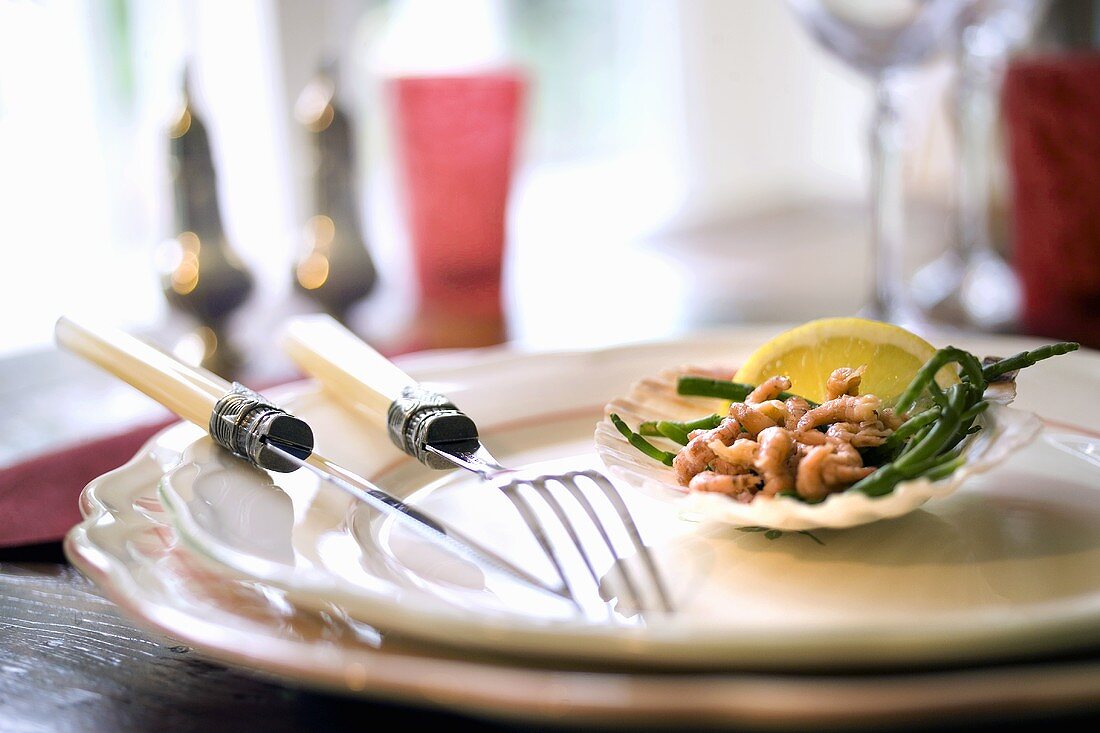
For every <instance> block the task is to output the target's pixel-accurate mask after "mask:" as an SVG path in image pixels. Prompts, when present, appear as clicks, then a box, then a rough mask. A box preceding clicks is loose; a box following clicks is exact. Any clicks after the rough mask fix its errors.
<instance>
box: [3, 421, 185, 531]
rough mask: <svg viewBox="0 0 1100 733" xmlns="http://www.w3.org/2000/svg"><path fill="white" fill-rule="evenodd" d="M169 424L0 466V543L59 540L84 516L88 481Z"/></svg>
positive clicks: (134, 451)
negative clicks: (82, 495) (81, 501)
mask: <svg viewBox="0 0 1100 733" xmlns="http://www.w3.org/2000/svg"><path fill="white" fill-rule="evenodd" d="M168 424H169V423H167V422H164V423H158V424H156V425H143V426H141V427H137V428H133V429H131V430H128V431H126V432H124V433H120V434H118V435H111V436H109V437H106V438H99V439H96V440H92V441H89V442H87V443H82V444H79V445H76V446H72V447H69V448H66V449H64V450H60V451H57V452H56V453H46V454H43V455H40V456H36V457H34V458H31V459H29V460H26V461H23V462H22V463H17V464H15V465H13V466H9V467H8V468H4V469H0V547H15V546H18V545H32V544H37V543H40V542H54V541H57V540H60V539H61V538H62V537H63V536H64V535H65V533H66V532H67V531H69V528H70V527H72V526H73V525H74V524H76V523H77V522H79V521H80V509H79V502H78V497H79V496H80V491H81V490H82V489H83V488H84V486H85V485H86V484H87V483H88V482H89V481H91V480H92V479H94V478H95V477H97V476H99V475H101V474H104V473H106V472H108V471H110V470H112V469H115V468H118V467H119V466H121V465H122V464H123V463H126V461H128V460H130V459H131V458H133V456H134V454H135V453H137V451H138V448H140V447H141V445H142V444H143V443H144V442H145V441H146V440H148V439H149V438H151V437H152V436H153V435H154V434H155V433H156V432H157V431H158V430H161V429H162V428H164V427H165V426H166V425H168Z"/></svg>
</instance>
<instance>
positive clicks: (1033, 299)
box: [1003, 54, 1100, 347]
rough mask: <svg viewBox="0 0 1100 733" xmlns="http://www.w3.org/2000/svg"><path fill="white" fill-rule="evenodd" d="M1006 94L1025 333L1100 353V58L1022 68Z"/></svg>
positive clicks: (1029, 63) (1020, 64)
mask: <svg viewBox="0 0 1100 733" xmlns="http://www.w3.org/2000/svg"><path fill="white" fill-rule="evenodd" d="M1003 94H1004V98H1003V109H1004V118H1005V124H1006V127H1007V131H1008V141H1009V157H1010V160H1011V166H1012V174H1013V175H1012V178H1013V183H1012V185H1013V234H1014V250H1015V252H1014V263H1015V267H1016V270H1017V272H1018V274H1019V276H1020V280H1021V283H1022V285H1023V290H1024V313H1023V324H1024V327H1025V329H1026V330H1027V331H1028V332H1029V333H1033V334H1037V335H1042V336H1051V337H1055V338H1065V339H1074V340H1077V341H1081V342H1082V343H1085V344H1087V345H1089V346H1093V347H1100V54H1080V55H1070V56H1052V57H1036V58H1025V59H1021V60H1019V61H1016V62H1014V63H1013V64H1012V65H1011V66H1010V68H1009V70H1008V74H1007V76H1006V78H1005V85H1004V92H1003Z"/></svg>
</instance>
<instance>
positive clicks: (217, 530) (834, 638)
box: [161, 335, 1100, 669]
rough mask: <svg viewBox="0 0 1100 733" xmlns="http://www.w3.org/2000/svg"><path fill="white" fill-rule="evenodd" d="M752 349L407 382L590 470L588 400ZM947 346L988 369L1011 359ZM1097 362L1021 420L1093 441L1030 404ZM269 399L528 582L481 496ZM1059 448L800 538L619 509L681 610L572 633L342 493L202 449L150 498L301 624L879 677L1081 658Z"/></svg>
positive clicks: (701, 347) (1091, 523) (286, 398)
mask: <svg viewBox="0 0 1100 733" xmlns="http://www.w3.org/2000/svg"><path fill="white" fill-rule="evenodd" d="M757 342H758V337H757V336H755V335H754V336H753V337H752V338H751V339H749V338H745V337H744V336H737V335H734V336H733V337H727V338H724V339H722V338H714V339H710V340H703V341H694V342H682V343H678V344H661V345H655V346H649V347H645V346H642V347H638V346H634V347H626V348H620V349H609V350H603V351H592V352H577V353H563V354H555V355H541V356H532V357H525V358H524V357H519V358H499V359H497V360H495V361H492V362H490V363H485V364H482V365H480V366H472V367H470V368H465V369H459V370H455V371H453V372H448V371H447V370H446V369H443V370H440V371H438V372H436V373H434V374H427V375H424V376H426V377H427V378H428V379H430V380H432V381H435V382H437V383H439V384H440V386H441V387H442V389H443V390H445V391H447V392H449V393H451V394H452V396H453V397H454V398H455V400H456V402H458V404H460V405H461V406H462V407H463V408H464V409H465V410H467V411H468V412H469V413H470V414H471V416H473V417H474V419H475V420H477V421H478V423H479V424H481V425H482V426H483V427H486V429H484V430H483V432H484V438H485V440H486V442H487V443H488V444H489V445H490V446H492V448H493V449H494V451H496V452H498V453H499V454H500V456H499V457H502V458H503V459H505V460H506V461H507V462H512V463H527V462H531V461H549V462H550V463H549V464H548V465H550V466H552V467H553V468H555V469H560V468H562V467H565V466H568V467H582V466H587V465H594V462H595V458H594V455H593V453H592V446H591V431H592V427H593V425H594V423H595V421H596V420H597V419H598V418H599V415H600V404H601V403H602V401H603V400H604V399H606V398H607V397H608V396H610V395H614V394H621V393H622V392H623V390H624V388H625V385H626V384H629V382H631V381H633V379H635V378H637V377H639V376H642V375H644V374H647V373H653V372H655V371H657V370H658V369H659V368H660V367H662V366H668V365H669V364H674V363H684V362H696V363H702V362H706V361H708V360H709V361H716V360H719V359H721V360H723V361H727V362H728V361H729V360H731V359H733V360H736V359H738V358H741V357H743V356H744V355H745V354H747V353H748V351H750V350H751V349H752V348H753V347H754V346H755V345H756V343H757ZM960 345H962V346H964V347H970V348H972V349H973V350H976V351H980V352H983V353H1007V352H1009V351H1012V350H1016V348H1018V346H1019V341H1014V342H1004V341H992V342H984V343H976V344H971V343H963V344H960ZM1098 363H1100V358H1098V357H1097V355H1095V354H1091V353H1087V354H1077V355H1074V356H1071V357H1066V358H1063V359H1058V360H1055V361H1052V362H1049V363H1047V364H1045V365H1044V367H1043V368H1042V369H1041V370H1040V369H1036V370H1034V373H1032V372H1025V373H1024V375H1023V377H1022V378H1021V383H1020V393H1021V399H1020V403H1021V406H1022V407H1023V408H1025V409H1027V408H1029V407H1030V408H1032V409H1034V410H1035V411H1036V412H1038V413H1039V414H1040V415H1042V416H1044V417H1047V418H1049V419H1054V420H1058V421H1061V422H1062V423H1067V424H1069V425H1075V426H1078V428H1077V429H1074V430H1073V432H1074V434H1075V437H1074V440H1076V441H1080V440H1091V438H1090V437H1089V431H1090V430H1096V428H1097V425H1096V417H1095V416H1094V415H1093V414H1092V412H1093V411H1094V410H1095V405H1090V404H1087V402H1084V401H1082V400H1079V399H1078V400H1074V399H1073V398H1072V397H1071V396H1067V395H1064V394H1063V393H1064V392H1065V391H1067V390H1066V388H1061V389H1051V388H1048V387H1046V385H1047V384H1053V385H1072V390H1073V392H1074V394H1076V395H1092V394H1096V393H1097V386H1100V385H1098V384H1097V382H1098V381H1100V378H1098V375H1100V369H1098V368H1097V365H1098ZM281 398H282V402H283V403H284V404H285V405H286V406H287V407H289V408H290V409H292V410H293V411H295V412H297V413H298V414H300V415H301V416H302V417H304V418H306V419H307V420H309V421H310V422H311V424H312V425H313V426H314V429H315V431H316V433H317V435H318V436H319V447H320V448H321V449H322V451H323V452H324V453H325V454H327V455H330V456H331V457H333V458H335V459H336V460H338V461H339V462H342V463H344V464H346V465H348V466H349V467H351V468H352V469H353V470H357V471H359V472H360V473H364V474H366V475H372V476H374V477H375V478H377V479H378V480H379V481H380V482H381V483H382V484H383V485H385V486H386V487H387V488H388V489H390V490H391V491H394V492H395V493H397V494H399V495H402V496H407V497H410V500H411V501H413V502H414V503H416V504H418V506H421V507H422V508H425V509H427V510H428V511H431V512H435V513H437V514H438V515H440V516H442V517H445V518H447V519H449V520H451V521H453V522H454V523H455V524H457V525H459V526H460V527H461V528H463V529H465V530H466V531H468V532H470V533H474V534H477V535H478V536H480V537H484V538H486V539H487V541H488V542H490V543H495V544H497V545H498V546H499V547H501V548H505V549H507V551H509V552H511V553H513V555H514V556H517V557H519V558H521V559H522V560H523V561H524V562H529V563H531V566H532V568H533V569H535V570H539V568H538V567H537V560H538V557H537V551H536V550H535V547H534V545H533V541H532V540H530V538H529V537H527V536H526V534H525V533H524V532H523V530H522V525H520V524H519V522H518V521H517V520H516V519H515V518H514V516H513V515H512V514H511V508H510V505H508V503H507V502H506V501H504V500H503V499H502V498H501V497H500V496H498V495H497V494H496V493H495V492H494V491H492V490H491V489H490V488H488V487H486V486H481V485H478V484H477V482H476V481H473V480H471V479H469V478H468V477H466V476H463V475H458V474H439V473H434V472H431V471H429V470H428V469H425V468H423V467H421V466H419V465H418V464H415V463H414V462H412V461H411V460H399V459H398V460H397V462H396V463H393V461H394V459H395V456H396V454H395V451H394V450H393V449H392V448H391V447H389V446H388V445H387V443H386V441H385V438H384V437H382V436H377V435H371V434H370V433H368V432H367V431H365V430H364V429H363V427H362V426H361V425H359V424H358V423H357V422H356V421H355V420H354V419H353V418H352V417H351V416H350V414H347V413H345V412H344V411H343V410H341V409H340V408H339V407H337V406H335V405H333V404H332V402H331V400H329V399H326V398H324V397H322V396H320V395H318V394H317V393H314V392H312V391H311V390H309V389H308V388H306V389H304V390H303V389H298V390H293V391H291V392H289V393H285V394H283V395H281ZM1093 399H1094V400H1095V398H1093ZM508 423H510V425H506V424H508ZM1051 441H1055V442H1056V443H1057V445H1054V444H1052V442H1051ZM1071 442H1072V441H1071ZM1067 445H1069V443H1067V442H1066V441H1065V440H1062V439H1061V438H1059V434H1058V433H1054V432H1049V431H1048V433H1047V434H1046V436H1045V439H1044V440H1040V441H1037V442H1036V443H1035V444H1033V445H1032V446H1031V447H1029V448H1027V449H1026V450H1024V451H1022V452H1021V453H1020V454H1019V455H1017V456H1015V457H1014V458H1013V459H1011V460H1010V461H1009V462H1008V463H1007V464H1005V465H1004V466H1003V467H1001V468H999V469H997V470H996V471H994V472H992V473H990V474H987V475H985V476H981V477H976V478H975V479H973V481H972V483H968V484H967V485H966V486H965V487H963V489H961V490H960V491H959V492H958V493H957V494H955V495H953V496H952V497H950V498H948V499H945V500H943V501H942V502H939V503H938V504H937V505H930V506H929V507H928V508H927V509H925V510H921V511H917V512H914V513H912V514H909V515H907V516H905V517H902V518H899V519H895V520H889V521H883V522H879V523H877V524H874V525H869V526H865V527H859V528H854V529H849V530H822V531H820V532H817V533H815V535H814V536H813V537H810V536H806V535H803V534H798V533H788V534H785V535H783V536H781V537H779V538H776V539H771V538H769V537H768V536H766V535H764V534H762V533H743V532H739V531H737V530H735V529H733V528H730V527H716V526H710V525H705V526H697V525H692V524H689V523H686V522H683V521H680V520H679V519H678V518H677V517H676V516H675V515H674V514H673V513H672V512H669V511H668V510H667V509H666V508H665V507H663V506H662V505H660V504H658V503H656V502H652V501H650V500H648V499H645V498H644V497H640V496H638V495H629V496H628V498H629V499H630V500H631V503H632V505H633V506H634V509H635V513H636V514H637V515H638V518H639V520H640V523H641V524H642V525H643V530H644V531H645V532H646V534H647V536H648V537H649V538H650V539H651V541H652V542H653V543H654V545H655V549H656V551H657V556H658V561H659V563H660V564H661V565H662V566H663V567H664V569H665V572H666V574H667V576H668V577H669V579H670V583H671V585H672V589H673V593H674V594H675V596H676V599H677V604H678V606H679V613H677V614H676V615H675V616H673V617H671V618H661V617H658V616H650V617H647V618H646V620H645V622H644V623H642V622H639V620H638V619H637V618H636V617H633V616H630V615H629V613H626V614H625V615H617V616H616V617H615V618H613V619H611V620H608V619H599V618H577V617H575V616H572V615H571V614H569V612H568V608H563V607H562V605H561V604H556V603H554V602H552V601H548V600H546V599H543V598H541V597H540V596H538V595H537V594H533V593H530V592H525V591H524V590H523V589H520V588H518V587H516V586H514V585H512V584H510V583H508V582H506V581H503V580H500V579H493V578H486V577H485V576H484V575H483V574H482V573H481V572H480V571H478V570H477V569H476V568H473V567H471V566H470V565H468V564H467V563H464V562H462V561H459V560H456V559H455V558H453V557H450V556H447V555H445V554H442V553H440V552H439V551H437V550H436V549H435V548H434V547H433V546H431V545H428V544H425V543H424V542H423V541H422V540H420V539H418V538H417V537H416V536H415V535H411V534H410V533H408V532H404V531H402V530H401V528H400V527H395V526H392V525H391V524H390V523H389V522H386V521H380V520H378V519H376V518H372V517H370V516H368V515H366V514H364V513H363V512H361V511H360V512H354V511H352V505H351V504H350V503H349V501H348V500H346V499H345V498H344V497H343V496H342V495H341V494H339V493H337V492H335V491H333V490H330V489H327V488H319V487H318V486H317V484H316V483H315V482H314V481H313V480H312V479H311V478H309V477H307V476H280V477H278V478H277V484H278V486H279V487H280V489H279V490H276V489H274V488H273V487H272V486H271V485H270V484H271V479H270V478H269V477H268V476H267V475H266V474H262V473H259V472H254V471H250V470H247V469H244V468H242V467H241V466H240V464H239V463H237V462H235V461H231V460H228V459H225V458H224V457H223V456H222V455H221V454H219V453H217V452H216V451H213V450H212V449H211V448H210V446H209V443H208V442H206V441H199V442H198V443H196V444H195V445H194V446H192V448H191V449H190V452H189V453H188V455H187V456H186V457H185V458H184V460H183V461H182V462H181V463H180V465H179V466H178V467H176V468H175V469H174V470H173V471H172V472H170V473H169V475H168V476H167V477H166V480H164V481H163V482H162V486H161V496H162V497H163V498H164V500H165V501H166V502H167V503H168V504H169V505H170V507H171V509H172V511H173V512H174V514H175V517H176V523H177V528H178V531H179V532H180V534H181V536H182V537H183V538H184V539H185V541H186V542H188V544H189V545H190V546H191V547H192V548H194V549H196V550H198V551H199V552H200V553H201V554H203V555H204V556H206V557H207V558H208V559H211V560H213V561H215V562H216V563H217V564H218V566H219V567H220V568H222V570H223V571H224V569H230V570H231V572H232V573H233V574H235V575H237V576H239V577H244V578H248V579H252V580H257V581H261V582H263V583H264V584H267V585H271V586H274V587H278V588H281V589H283V590H284V591H286V592H287V593H288V594H289V596H290V597H291V598H293V599H294V600H295V601H296V602H298V603H300V604H303V605H312V606H320V605H324V604H328V603H336V604H338V605H339V606H340V607H341V608H343V609H344V610H346V611H347V612H348V613H349V614H351V615H353V616H355V617H357V618H360V619H363V620H367V621H369V622H371V623H372V624H374V625H376V626H379V627H380V628H384V629H386V630H387V631H389V632H395V633H402V634H405V635H408V636H412V637H417V638H420V639H425V640H429V641H433V642H440V643H446V644H451V645H464V646H468V647H475V648H478V649H481V650H488V651H498V652H510V653H517V654H524V655H527V656H531V655H536V656H541V657H569V658H583V659H587V660H592V661H600V662H616V663H628V664H642V665H706V666H738V667H742V668H743V667H757V668H763V667H769V668H785V669H791V668H803V669H804V668H809V667H821V666H828V667H830V668H835V667H837V666H842V665H848V666H858V665H899V664H912V663H914V662H943V661H962V660H975V659H988V658H995V657H1003V656H1007V655H1016V654H1024V653H1031V652H1049V651H1054V650H1058V649H1064V648H1074V647H1078V646H1080V645H1082V644H1088V643H1095V642H1096V641H1098V640H1100V533H1098V532H1097V531H1096V529H1095V528H1096V527H1097V526H1098V523H1100V489H1098V484H1100V481H1098V479H1100V473H1097V468H1096V466H1095V465H1093V463H1091V462H1090V461H1089V460H1087V459H1082V458H1079V457H1078V456H1080V455H1084V453H1085V452H1083V451H1082V450H1080V448H1079V447H1077V448H1072V449H1067V447H1066V446H1067ZM1073 445H1077V444H1076V443H1073ZM1086 458H1087V457H1086ZM609 565H610V562H609V560H608V562H605V563H604V565H603V567H601V568H599V569H600V570H601V572H606V571H607V570H608V569H609ZM541 570H542V571H543V572H548V569H547V568H545V567H543V568H541ZM626 610H627V611H629V609H626Z"/></svg>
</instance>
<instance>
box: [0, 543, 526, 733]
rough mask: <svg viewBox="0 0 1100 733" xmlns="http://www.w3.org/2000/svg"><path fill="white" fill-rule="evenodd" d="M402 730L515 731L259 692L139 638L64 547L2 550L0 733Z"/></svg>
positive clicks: (381, 706) (234, 675)
mask: <svg viewBox="0 0 1100 733" xmlns="http://www.w3.org/2000/svg"><path fill="white" fill-rule="evenodd" d="M395 720H401V721H402V722H403V723H405V724H411V723H412V722H413V721H415V722H416V723H423V724H425V725H430V726H433V727H434V726H439V727H440V728H443V727H446V728H448V729H454V728H461V729H467V728H468V729H485V730H511V728H509V727H508V726H505V725H502V724H498V723H492V722H488V721H475V720H472V719H469V718H465V717H462V716H458V715H451V714H447V713H443V712H437V711H432V710H416V709H410V708H407V707H404V706H398V705H389V704H385V703H373V702H364V701H360V700H352V699H346V698H340V697H335V696H332V695H326V694H322V693H316V692H311V691H307V690H298V689H292V688H289V687H285V686H283V685H280V684H277V683H273V682H268V681H264V680H262V679H260V678H258V677H253V676H250V675H248V674H244V673H242V672H239V671H236V670H233V669H230V668H227V667H226V666H224V665H222V664H219V663H217V662H213V661H210V660H207V659H205V658H204V657H203V655H202V654H200V653H198V652H196V651H195V650H193V649H191V648H190V647H187V646H185V645H183V644H180V643H179V642H177V641H175V640H173V639H170V638H168V637H165V636H161V635H159V634H153V633H149V632H146V631H144V630H142V629H138V628H136V627H135V626H134V625H133V624H132V623H130V622H129V621H128V620H127V619H125V618H123V617H122V616H120V615H119V612H118V609H117V608H116V607H115V606H114V604H112V603H111V602H110V601H108V600H106V599H104V598H103V597H101V596H100V595H99V594H98V593H96V589H95V587H94V586H93V585H92V584H91V583H90V582H89V581H88V580H86V579H85V578H83V577H82V576H81V575H80V573H78V572H77V571H76V570H75V569H74V568H72V567H71V566H70V565H68V563H66V562H65V559H64V557H63V556H62V553H61V547H60V545H56V544H50V545H38V546H35V547H30V548H20V549H15V550H0V731H3V732H4V733H31V732H32V731H35V732H38V731H104V732H105V733H106V732H108V731H110V732H111V733H128V732H129V731H151V730H164V731H202V733H210V732H211V731H216V730H222V729H232V730H235V731H238V732H243V731H253V730H256V731H261V730H262V731H304V730H324V731H330V732H332V733H337V732H339V731H356V732H357V733H359V732H361V731H363V730H364V729H365V728H367V727H370V726H373V725H376V724H378V723H380V722H382V721H395Z"/></svg>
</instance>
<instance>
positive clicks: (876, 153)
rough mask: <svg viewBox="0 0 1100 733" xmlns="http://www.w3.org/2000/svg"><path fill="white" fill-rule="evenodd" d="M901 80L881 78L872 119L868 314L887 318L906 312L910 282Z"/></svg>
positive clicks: (886, 75)
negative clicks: (905, 249)
mask: <svg viewBox="0 0 1100 733" xmlns="http://www.w3.org/2000/svg"><path fill="white" fill-rule="evenodd" d="M899 96H900V95H899V94H898V89H897V82H896V80H895V79H894V78H893V75H892V74H891V73H890V72H885V73H883V74H882V75H880V76H879V77H878V78H877V79H876V83H875V108H874V116H873V117H872V119H871V267H872V276H873V281H872V283H871V302H870V303H869V304H868V308H867V310H868V312H869V313H868V315H870V317H871V318H877V319H880V320H885V321H896V320H897V319H898V318H899V317H901V316H902V312H903V311H904V305H905V303H904V300H905V283H904V272H903V263H902V245H903V237H904V235H905V232H904V229H905V196H904V192H903V190H902V168H901V165H902V149H903V145H902V134H903V130H902V125H901V113H900V110H899V104H898V102H899Z"/></svg>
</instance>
